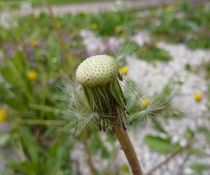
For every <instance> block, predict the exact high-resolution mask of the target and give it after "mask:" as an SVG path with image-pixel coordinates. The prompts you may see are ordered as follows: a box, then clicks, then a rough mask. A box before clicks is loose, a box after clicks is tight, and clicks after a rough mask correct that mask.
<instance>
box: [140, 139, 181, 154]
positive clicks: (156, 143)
mask: <svg viewBox="0 0 210 175" xmlns="http://www.w3.org/2000/svg"><path fill="white" fill-rule="evenodd" d="M144 141H145V143H146V144H147V145H148V146H149V148H150V149H152V150H153V151H155V152H158V153H161V154H169V153H173V152H175V151H177V150H178V149H180V145H179V144H173V143H172V142H171V140H170V138H161V137H158V136H152V135H147V136H145V137H144Z"/></svg>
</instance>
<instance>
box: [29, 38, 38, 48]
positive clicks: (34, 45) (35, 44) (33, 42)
mask: <svg viewBox="0 0 210 175" xmlns="http://www.w3.org/2000/svg"><path fill="white" fill-rule="evenodd" d="M31 45H32V46H33V47H36V46H37V45H38V41H37V40H35V39H33V40H31Z"/></svg>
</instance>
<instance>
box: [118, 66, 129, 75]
mask: <svg viewBox="0 0 210 175" xmlns="http://www.w3.org/2000/svg"><path fill="white" fill-rule="evenodd" d="M119 72H120V74H121V75H127V73H128V67H127V66H123V67H121V68H120V69H119Z"/></svg>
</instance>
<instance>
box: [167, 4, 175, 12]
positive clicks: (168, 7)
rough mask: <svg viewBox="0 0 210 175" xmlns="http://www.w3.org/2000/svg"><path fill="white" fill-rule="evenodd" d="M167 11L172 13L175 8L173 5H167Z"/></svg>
mask: <svg viewBox="0 0 210 175" xmlns="http://www.w3.org/2000/svg"><path fill="white" fill-rule="evenodd" d="M165 10H166V11H167V12H172V11H173V10H174V7H173V6H172V5H167V6H166V7H165Z"/></svg>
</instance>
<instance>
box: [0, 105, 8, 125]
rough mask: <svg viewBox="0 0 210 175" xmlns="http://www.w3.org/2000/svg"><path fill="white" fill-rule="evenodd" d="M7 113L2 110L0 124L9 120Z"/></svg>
mask: <svg viewBox="0 0 210 175" xmlns="http://www.w3.org/2000/svg"><path fill="white" fill-rule="evenodd" d="M7 117H8V116H7V111H6V110H5V109H1V108H0V123H2V122H4V121H5V120H6V119H7Z"/></svg>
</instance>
